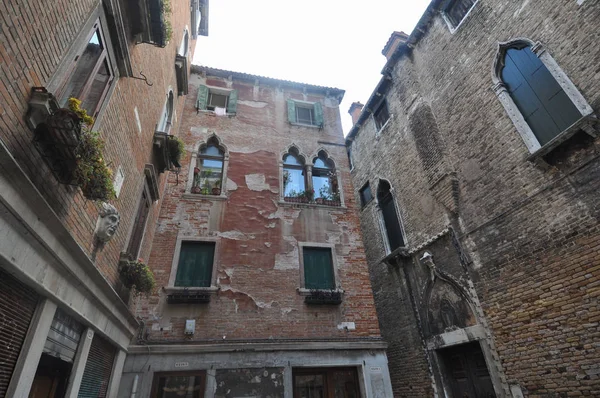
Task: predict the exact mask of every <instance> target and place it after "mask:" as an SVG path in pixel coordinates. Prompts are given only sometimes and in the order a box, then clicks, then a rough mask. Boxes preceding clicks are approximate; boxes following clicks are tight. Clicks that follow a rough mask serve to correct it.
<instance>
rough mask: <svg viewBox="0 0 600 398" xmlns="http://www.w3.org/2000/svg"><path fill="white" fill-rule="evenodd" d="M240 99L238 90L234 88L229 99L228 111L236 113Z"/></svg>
mask: <svg viewBox="0 0 600 398" xmlns="http://www.w3.org/2000/svg"><path fill="white" fill-rule="evenodd" d="M237 101H238V91H237V90H233V91H232V92H230V93H229V101H227V113H236V111H237Z"/></svg>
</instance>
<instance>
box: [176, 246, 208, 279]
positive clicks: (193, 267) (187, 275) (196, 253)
mask: <svg viewBox="0 0 600 398" xmlns="http://www.w3.org/2000/svg"><path fill="white" fill-rule="evenodd" d="M214 258H215V243H214V242H182V243H181V252H180V253H179V262H178V264H177V276H176V278H175V286H187V287H210V285H211V280H212V271H213V261H214Z"/></svg>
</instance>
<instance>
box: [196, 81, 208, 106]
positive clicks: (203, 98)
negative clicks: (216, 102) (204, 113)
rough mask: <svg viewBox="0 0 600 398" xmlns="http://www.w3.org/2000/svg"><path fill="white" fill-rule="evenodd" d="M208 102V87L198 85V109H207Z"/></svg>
mask: <svg viewBox="0 0 600 398" xmlns="http://www.w3.org/2000/svg"><path fill="white" fill-rule="evenodd" d="M207 103H208V87H206V86H203V85H201V86H200V87H198V99H197V100H196V109H201V110H206V104H207Z"/></svg>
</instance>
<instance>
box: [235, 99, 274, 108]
mask: <svg viewBox="0 0 600 398" xmlns="http://www.w3.org/2000/svg"><path fill="white" fill-rule="evenodd" d="M238 104H242V105H246V106H249V107H252V108H264V107H265V106H267V105H268V104H267V103H266V102H262V101H244V100H238Z"/></svg>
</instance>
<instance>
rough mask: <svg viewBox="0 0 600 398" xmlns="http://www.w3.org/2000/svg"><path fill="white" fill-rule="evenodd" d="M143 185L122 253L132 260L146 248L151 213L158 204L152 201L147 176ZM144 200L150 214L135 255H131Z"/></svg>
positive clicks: (138, 194) (147, 216)
mask: <svg viewBox="0 0 600 398" xmlns="http://www.w3.org/2000/svg"><path fill="white" fill-rule="evenodd" d="M141 185H142V186H141V189H139V190H138V193H137V200H136V206H135V214H134V216H133V222H132V223H131V225H130V227H129V231H127V241H126V242H125V247H124V248H123V251H122V253H126V254H127V255H128V256H130V257H131V258H132V259H137V258H139V256H140V255H141V253H142V249H143V247H144V239H145V238H146V233H147V232H148V231H147V230H148V219H149V218H150V213H151V212H152V211H153V209H152V207H153V205H154V204H155V203H156V202H155V201H154V200H153V199H152V198H153V194H152V189H151V187H150V186H149V180H148V178H147V177H146V175H144V177H143V181H142V184H141ZM144 196H145V197H146V198H145V199H144ZM144 200H146V201H147V203H148V214H147V215H146V220H145V221H144V226H143V229H142V235H141V237H140V238H139V242H138V243H137V245H138V247H137V250H136V252H135V253H131V252H130V249H131V247H130V246H131V244H132V238H134V236H133V233H134V231H135V229H136V225H138V224H137V221H138V215H139V211H140V207H141V206H143V202H144Z"/></svg>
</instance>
